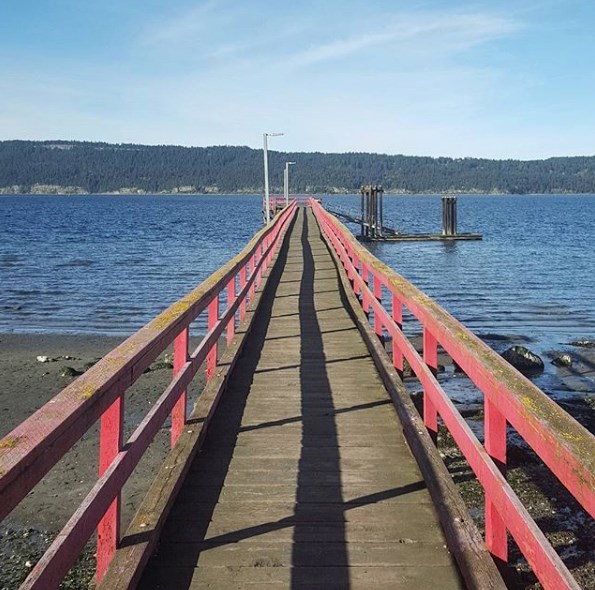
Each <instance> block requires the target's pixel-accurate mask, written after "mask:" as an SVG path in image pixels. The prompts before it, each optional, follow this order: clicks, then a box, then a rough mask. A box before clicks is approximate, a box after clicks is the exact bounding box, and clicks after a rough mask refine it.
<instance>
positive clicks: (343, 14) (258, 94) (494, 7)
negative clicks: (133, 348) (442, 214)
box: [0, 0, 595, 159]
mask: <svg viewBox="0 0 595 590" xmlns="http://www.w3.org/2000/svg"><path fill="white" fill-rule="evenodd" d="M594 30H595V2H592V1H591V0H584V1H576V0H542V1H540V0H526V1H525V0H521V1H519V0H516V1H514V2H513V1H508V0H502V1H499V0H493V1H491V2H487V1H476V2H468V1H463V0H448V1H447V0H433V1H432V0H428V1H419V2H417V1H415V0H411V1H407V2H405V1H400V0H392V1H389V0H367V1H354V0H341V1H339V0H326V1H324V2H323V1H322V0H319V1H313V0H310V1H308V0H294V1H292V2H280V1H277V2H272V1H266V0H242V1H238V0H236V1H233V0H194V1H189V0H170V1H165V0H142V1H141V0H101V1H97V0H84V1H82V2H81V1H80V0H77V1H75V0H44V1H42V0H29V1H28V2H23V0H2V2H1V4H0V139H14V138H18V139H80V140H84V139H87V140H98V141H99V140H101V141H110V142H136V143H148V144H181V145H199V146H206V145H249V146H252V147H261V145H262V132H263V131H283V132H285V134H286V135H285V136H284V137H280V138H274V139H273V140H271V147H272V148H274V149H279V150H283V151H325V152H345V151H373V152H382V153H391V154H396V153H403V154H411V155H430V156H440V155H444V156H455V157H462V156H481V157H495V158H522V159H530V158H543V157H549V156H556V155H593V154H595V67H594V61H595V34H594V33H593V31H594Z"/></svg>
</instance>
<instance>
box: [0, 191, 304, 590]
mask: <svg viewBox="0 0 595 590" xmlns="http://www.w3.org/2000/svg"><path fill="white" fill-rule="evenodd" d="M295 212H296V202H295V201H293V202H292V203H291V204H290V205H289V207H287V208H286V209H284V210H283V211H281V212H280V213H279V214H278V215H277V216H276V217H275V219H274V220H273V222H272V223H271V224H270V225H269V226H267V227H265V228H263V229H262V230H261V231H259V232H258V233H257V234H256V235H255V236H254V237H253V238H252V240H251V241H250V242H249V243H248V244H247V246H246V247H245V248H244V249H243V250H242V251H241V252H240V253H239V254H238V255H237V256H235V257H234V258H233V259H231V260H230V261H229V262H228V263H227V264H225V265H224V266H222V267H221V268H220V269H219V270H217V271H216V272H215V273H213V274H212V275H211V276H210V277H209V278H207V279H206V280H205V281H203V282H202V283H201V284H200V285H199V286H198V287H196V288H195V289H194V290H193V291H191V292H190V293H188V294H187V295H185V296H184V297H182V298H181V299H180V300H178V301H177V302H175V303H174V304H172V305H171V306H170V307H169V308H168V309H166V310H165V311H164V312H162V313H161V314H160V315H158V316H157V317H156V318H155V319H153V320H152V321H150V322H149V323H148V324H147V325H145V326H144V327H143V328H141V329H140V330H139V331H138V332H136V333H135V334H134V335H132V336H130V337H129V338H128V339H127V340H126V341H124V342H123V343H122V344H120V345H119V346H118V347H117V348H115V349H114V350H113V351H112V352H110V353H109V354H108V355H106V356H105V357H104V358H103V359H102V360H101V361H99V362H98V363H97V364H95V365H94V366H93V367H91V368H90V369H89V370H88V371H87V372H86V373H85V374H84V375H82V376H81V377H79V378H78V379H76V380H75V381H74V382H73V383H71V384H70V385H69V386H68V387H66V388H65V389H63V390H62V391H61V392H60V393H58V394H57V395H56V396H55V397H54V398H53V399H52V400H50V402H48V403H47V404H45V405H44V406H43V407H42V408H40V409H39V410H38V411H36V412H35V413H34V414H33V415H32V416H31V417H30V418H28V419H27V420H25V421H24V422H23V423H21V424H20V425H19V426H17V427H16V428H15V429H14V430H13V431H12V432H11V433H9V434H8V435H7V436H5V437H4V438H3V439H2V440H0V497H1V498H2V502H1V503H0V519H3V518H4V517H5V516H6V515H7V514H9V513H10V512H11V510H12V509H13V508H14V507H15V506H16V505H17V504H18V503H19V502H20V501H21V500H22V499H23V498H24V497H25V496H26V495H27V493H28V492H29V491H30V490H31V489H32V488H33V487H34V486H35V485H36V484H37V483H38V482H39V481H40V480H41V479H42V478H43V477H44V476H45V475H46V473H47V472H48V471H49V470H50V469H51V468H52V467H53V466H54V465H55V464H56V463H57V462H58V461H59V460H60V459H61V458H62V457H63V456H64V455H65V454H66V452H68V450H70V449H71V448H72V446H73V445H74V444H75V443H76V442H77V441H78V440H79V439H80V438H81V436H82V435H83V434H84V433H85V432H86V431H87V430H88V429H89V428H90V427H91V426H92V425H93V424H94V423H96V422H97V420H99V419H101V428H100V477H99V479H98V481H97V483H96V484H95V485H94V487H93V488H92V490H91V491H90V492H89V494H88V496H87V497H86V498H85V500H84V501H83V502H82V503H81V505H80V506H79V508H78V509H77V510H76V512H75V514H74V515H73V516H72V517H71V519H70V520H69V521H68V523H67V524H66V525H65V527H64V529H63V530H62V531H61V533H60V534H59V535H58V537H57V538H56V539H55V540H54V542H53V543H52V545H51V546H50V548H49V549H48V551H47V552H46V553H45V554H44V556H43V557H42V559H41V560H40V561H39V562H38V563H37V564H36V566H35V567H34V568H33V569H32V571H31V573H30V575H29V576H28V578H27V580H26V581H25V583H24V584H23V588H44V589H45V588H51V587H57V585H58V584H59V582H60V580H61V579H62V577H63V575H64V574H65V573H66V572H67V571H68V570H69V569H70V567H71V565H72V563H73V562H74V559H75V558H76V556H77V555H78V553H79V552H80V550H81V549H82V547H83V546H84V544H85V543H86V541H87V540H88V539H89V537H90V536H91V535H92V534H93V531H94V530H95V528H96V527H98V549H97V573H98V578H101V575H102V574H103V572H104V571H105V569H106V568H107V565H108V564H109V561H110V559H111V557H112V556H113V553H114V552H115V548H116V546H117V542H118V540H119V496H120V493H121V489H122V486H123V485H124V483H125V482H126V480H127V479H128V477H129V475H130V474H131V473H132V471H133V470H134V468H135V466H136V465H137V463H138V461H139V460H140V458H141V457H142V455H143V453H144V452H145V450H146V448H147V447H148V445H149V444H150V442H151V440H152V439H153V437H154V436H155V434H156V432H157V430H158V429H159V428H160V427H161V425H162V424H163V422H164V421H165V420H166V418H167V417H168V416H169V415H170V414H171V415H172V446H173V445H174V444H175V442H176V440H177V438H178V436H179V433H180V431H181V429H182V428H183V426H184V423H185V420H186V402H185V391H186V388H187V386H188V385H189V384H190V382H191V381H192V379H193V377H194V376H195V375H196V373H197V372H198V370H199V368H200V366H201V364H202V363H203V361H205V360H207V376H208V375H209V371H212V370H213V368H214V366H215V364H216V359H217V348H216V347H217V342H218V339H219V337H220V336H221V335H222V334H223V333H224V332H226V333H227V337H228V340H229V339H230V338H231V337H233V333H234V331H235V322H236V312H237V311H238V310H239V315H240V319H242V316H243V315H244V314H245V312H246V303H247V301H250V300H252V298H253V296H254V289H255V288H256V287H257V286H258V284H259V283H260V280H261V277H262V273H263V272H264V270H265V269H266V268H267V266H268V264H269V263H270V261H271V259H272V256H273V254H274V252H275V251H276V249H277V248H278V247H279V244H280V239H281V238H282V236H283V235H284V233H285V231H286V229H287V227H288V225H289V223H290V221H291V219H292V218H293V216H294V215H295ZM236 282H239V290H238V292H237V294H236ZM222 292H226V293H227V307H226V309H225V310H224V311H223V314H222V315H219V294H220V293H222ZM207 308H208V310H209V321H208V331H207V334H206V335H205V336H204V338H203V339H202V341H201V343H200V345H199V346H198V347H197V348H196V350H195V351H194V352H193V353H192V354H189V353H188V331H189V326H190V324H191V323H192V322H193V321H194V320H195V319H196V318H197V317H198V316H199V315H200V314H201V313H202V312H203V311H205V310H206V309H207ZM172 342H173V343H174V375H173V380H172V382H171V383H170V385H169V386H168V388H167V389H166V391H165V392H164V393H163V394H162V395H161V397H160V398H159V400H158V401H157V403H156V404H155V405H154V406H153V407H152V408H151V410H150V411H149V413H148V414H147V416H146V417H145V418H144V420H143V421H142V422H141V424H140V425H139V426H138V428H137V429H136V430H135V432H134V433H133V435H132V436H131V437H130V438H129V439H128V441H126V444H124V442H123V440H122V438H123V437H122V432H123V396H124V393H125V391H126V389H127V388H128V387H130V386H131V385H132V384H133V383H134V382H135V381H136V380H137V379H138V378H139V377H140V375H142V373H143V372H144V371H145V369H147V368H148V367H149V366H150V364H151V363H152V362H153V361H154V360H155V359H156V358H157V357H158V356H159V354H161V353H162V352H163V350H165V348H166V347H167V346H169V345H170V344H171V343H172Z"/></svg>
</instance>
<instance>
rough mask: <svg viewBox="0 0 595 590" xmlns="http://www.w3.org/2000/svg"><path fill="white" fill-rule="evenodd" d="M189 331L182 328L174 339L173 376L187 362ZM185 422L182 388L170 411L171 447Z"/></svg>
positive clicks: (184, 398) (184, 399) (184, 400)
mask: <svg viewBox="0 0 595 590" xmlns="http://www.w3.org/2000/svg"><path fill="white" fill-rule="evenodd" d="M189 337H190V333H189V330H188V328H184V329H183V330H182V331H181V332H180V333H179V334H178V335H177V336H176V338H175V339H174V369H173V374H174V377H175V376H176V375H177V374H178V373H179V372H180V371H181V370H182V368H183V367H184V365H185V364H186V363H187V362H188V341H189ZM184 424H186V391H185V390H184V391H183V392H182V393H181V394H180V397H179V398H178V401H177V402H176V404H175V405H174V407H173V409H172V412H171V436H170V444H171V446H172V448H173V447H174V445H175V444H176V443H177V442H178V438H180V434H182V430H183V429H184Z"/></svg>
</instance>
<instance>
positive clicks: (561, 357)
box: [552, 352, 572, 367]
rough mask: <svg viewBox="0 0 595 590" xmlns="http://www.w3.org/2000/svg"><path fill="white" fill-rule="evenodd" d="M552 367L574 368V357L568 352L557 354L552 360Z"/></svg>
mask: <svg viewBox="0 0 595 590" xmlns="http://www.w3.org/2000/svg"><path fill="white" fill-rule="evenodd" d="M552 365H554V366H556V367H572V357H571V356H570V355H569V354H568V353H567V352H565V353H563V354H557V355H556V356H555V357H554V358H553V360H552Z"/></svg>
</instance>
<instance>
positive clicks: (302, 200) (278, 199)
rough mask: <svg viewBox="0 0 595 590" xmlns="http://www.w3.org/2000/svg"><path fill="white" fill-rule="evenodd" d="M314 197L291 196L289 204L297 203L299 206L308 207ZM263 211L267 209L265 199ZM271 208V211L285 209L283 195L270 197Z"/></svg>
mask: <svg viewBox="0 0 595 590" xmlns="http://www.w3.org/2000/svg"><path fill="white" fill-rule="evenodd" d="M311 198H312V197H311V196H310V195H289V202H290V203H291V202H292V201H295V202H296V203H297V204H298V205H307V204H308V203H309V202H310V199H311ZM262 206H263V209H264V207H265V202H264V197H263V198H262ZM269 206H270V208H271V211H276V210H277V209H282V208H283V207H285V197H284V196H283V195H270V196H269Z"/></svg>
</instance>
